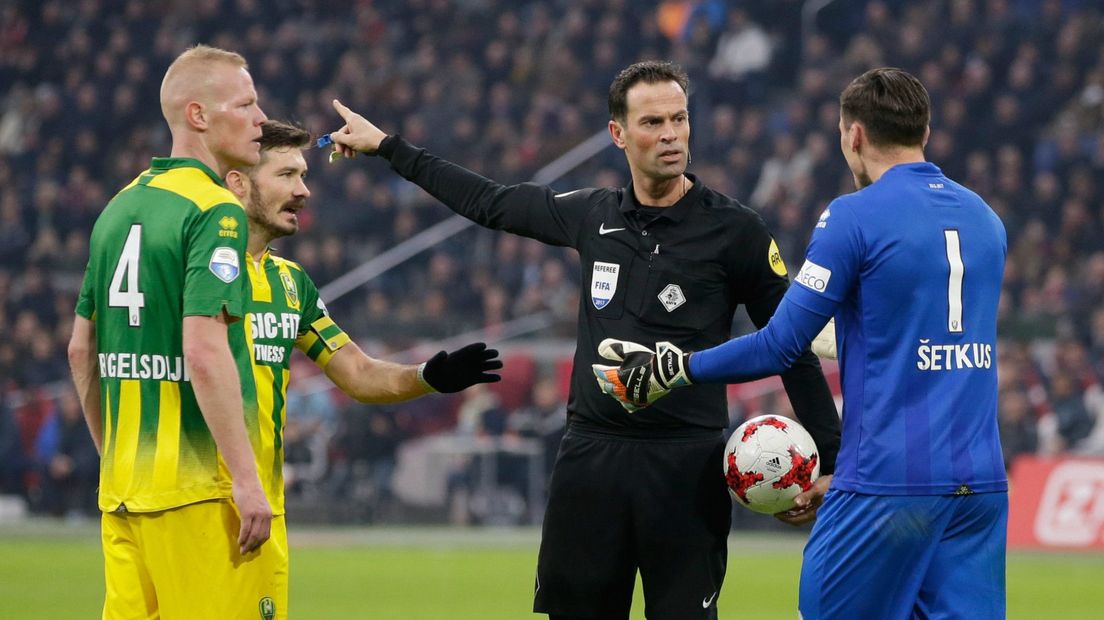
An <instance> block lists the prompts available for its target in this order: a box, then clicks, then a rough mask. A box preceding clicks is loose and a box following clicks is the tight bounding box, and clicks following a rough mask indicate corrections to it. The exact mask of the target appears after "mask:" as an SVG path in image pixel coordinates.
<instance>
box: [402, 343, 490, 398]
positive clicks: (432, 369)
mask: <svg viewBox="0 0 1104 620" xmlns="http://www.w3.org/2000/svg"><path fill="white" fill-rule="evenodd" d="M499 368H502V361H501V360H499V359H498V350H497V349H488V348H487V345H486V344H485V343H482V342H476V343H474V344H469V345H467V346H466V347H462V348H460V349H457V350H455V351H453V352H452V353H446V352H444V351H441V352H439V353H438V354H437V355H434V356H433V357H431V358H430V359H429V361H428V362H426V363H425V364H424V365H423V366H422V380H423V381H425V383H426V384H427V385H429V387H431V388H433V389H434V390H436V391H438V392H441V393H444V394H450V393H452V392H459V391H460V390H464V389H467V388H469V387H471V386H473V385H475V384H476V383H495V382H497V381H501V380H502V377H501V376H500V375H496V374H494V373H492V372H491V371H492V370H498V369H499Z"/></svg>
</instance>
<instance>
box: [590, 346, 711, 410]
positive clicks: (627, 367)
mask: <svg viewBox="0 0 1104 620" xmlns="http://www.w3.org/2000/svg"><path fill="white" fill-rule="evenodd" d="M598 355H601V356H602V357H604V358H606V359H608V360H613V361H615V362H621V365H620V366H605V365H602V364H592V365H591V368H592V369H593V370H594V376H595V377H596V378H597V379H598V387H600V388H601V389H602V391H603V392H605V393H606V394H609V395H610V396H611V397H613V398H615V399H617V401H618V402H619V403H621V406H622V407H624V408H625V409H626V410H627V411H628V412H629V413H632V412H634V411H636V410H637V409H641V408H643V407H647V406H648V405H650V404H652V403H654V402H655V401H657V400H659V399H660V398H663V397H664V396H666V395H667V392H670V391H671V389H672V388H676V387H682V386H685V385H690V384H691V381H690V374H689V372H688V370H687V368H688V367H689V366H688V364H689V363H690V354H689V353H683V352H682V350H681V349H679V348H678V347H676V346H675V345H673V344H671V343H670V342H660V343H657V344H656V348H655V350H654V351H653V350H652V349H649V348H648V347H645V346H643V345H640V344H637V343H635V342H628V341H626V340H615V339H613V338H606V339H605V340H603V341H602V342H601V344H599V345H598Z"/></svg>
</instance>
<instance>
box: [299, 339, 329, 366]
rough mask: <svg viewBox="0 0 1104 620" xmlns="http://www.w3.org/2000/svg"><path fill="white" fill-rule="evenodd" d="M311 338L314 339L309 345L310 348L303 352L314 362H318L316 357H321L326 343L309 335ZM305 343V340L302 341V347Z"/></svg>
mask: <svg viewBox="0 0 1104 620" xmlns="http://www.w3.org/2000/svg"><path fill="white" fill-rule="evenodd" d="M311 336H312V337H313V338H314V342H313V343H311V345H310V347H307V348H305V349H304V351H303V352H304V353H306V354H307V357H309V358H311V359H312V360H314V361H318V356H319V355H322V351H324V350H325V349H326V343H324V342H322V340H321V339H319V338H318V336H315V335H314V334H311ZM306 342H307V340H306V339H304V345H305V344H306Z"/></svg>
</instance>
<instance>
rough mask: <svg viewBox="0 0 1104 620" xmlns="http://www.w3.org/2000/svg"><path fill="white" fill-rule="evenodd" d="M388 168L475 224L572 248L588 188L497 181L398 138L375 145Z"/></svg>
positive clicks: (584, 210) (588, 204) (391, 138)
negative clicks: (562, 189) (561, 190)
mask: <svg viewBox="0 0 1104 620" xmlns="http://www.w3.org/2000/svg"><path fill="white" fill-rule="evenodd" d="M378 154H379V156H380V157H383V158H384V159H387V160H390V162H391V168H392V169H393V170H394V171H395V172H397V173H399V174H400V175H402V177H403V178H405V179H406V180H408V181H410V182H412V183H414V184H416V185H417V186H419V187H421V188H422V189H424V190H425V191H426V192H428V193H429V194H430V195H431V196H433V197H434V198H436V199H437V200H440V201H441V202H442V203H444V204H445V206H447V207H448V208H450V209H452V210H453V211H455V212H456V213H458V214H460V215H462V216H464V217H466V218H468V219H469V220H472V221H473V222H475V223H476V224H479V225H481V226H485V227H487V228H493V229H495V230H504V231H506V232H511V233H514V234H517V235H522V236H524V237H531V238H533V239H536V240H538V241H543V242H544V243H548V244H551V245H559V246H569V247H575V246H576V239H577V237H578V233H579V230H580V228H581V226H582V223H583V219H584V218H585V217H586V214H587V211H588V210H589V208H590V201H589V200H588V198H589V196H590V195H591V194H592V193H593V191H594V190H580V191H575V192H567V193H565V194H561V195H559V196H557V195H556V194H555V193H554V192H553V191H552V189H551V188H549V187H547V186H544V185H536V184H534V183H522V184H520V185H510V186H506V185H502V184H500V183H496V182H495V181H492V180H491V179H488V178H486V177H483V176H480V175H478V174H476V173H474V172H472V171H470V170H467V169H466V168H463V167H462V166H458V165H456V164H454V163H452V162H450V161H446V160H444V159H441V158H440V157H437V156H436V155H433V154H432V153H429V152H428V151H426V150H425V149H422V148H418V147H416V146H414V145H412V144H410V143H409V142H407V141H406V140H403V139H402V138H401V137H399V136H388V137H387V138H385V139H384V140H383V142H382V143H381V144H380V148H379V153H378Z"/></svg>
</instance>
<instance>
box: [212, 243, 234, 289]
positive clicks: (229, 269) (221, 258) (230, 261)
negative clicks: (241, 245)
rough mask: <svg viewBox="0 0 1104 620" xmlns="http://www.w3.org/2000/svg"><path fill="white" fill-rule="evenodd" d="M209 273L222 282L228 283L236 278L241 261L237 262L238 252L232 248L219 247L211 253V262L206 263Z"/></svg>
mask: <svg viewBox="0 0 1104 620" xmlns="http://www.w3.org/2000/svg"><path fill="white" fill-rule="evenodd" d="M207 267H208V268H209V269H210V270H211V273H213V274H215V277H216V278H218V279H219V280H222V281H223V282H225V283H227V284H230V283H231V282H233V281H234V280H237V279H238V274H239V273H241V263H240V262H238V253H237V252H235V251H234V250H233V248H227V247H219V248H215V251H214V252H212V253H211V262H210V263H208V264H207Z"/></svg>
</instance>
